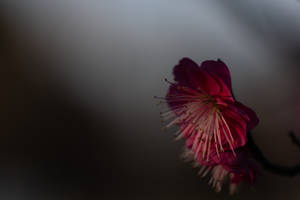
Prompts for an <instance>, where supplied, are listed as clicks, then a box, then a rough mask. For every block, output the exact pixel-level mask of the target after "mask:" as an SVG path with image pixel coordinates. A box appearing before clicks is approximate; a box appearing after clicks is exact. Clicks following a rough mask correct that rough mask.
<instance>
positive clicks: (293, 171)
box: [247, 132, 300, 177]
mask: <svg viewBox="0 0 300 200" xmlns="http://www.w3.org/2000/svg"><path fill="white" fill-rule="evenodd" d="M289 135H290V137H291V139H292V141H293V142H294V143H295V144H296V145H299V144H300V143H299V140H298V139H297V138H296V137H295V135H294V134H293V133H292V132H291V133H290V134H289ZM299 146H300V145H299ZM247 147H248V148H249V150H250V151H251V152H252V153H253V156H254V158H255V159H256V160H257V161H258V162H260V164H261V165H262V166H263V167H264V169H266V170H268V171H270V172H272V173H275V174H279V175H282V176H290V177H293V176H296V175H298V174H299V173H300V165H295V166H283V165H277V164H274V163H272V162H271V161H269V160H268V159H267V158H266V157H265V155H264V154H263V152H262V151H261V150H260V149H259V147H258V146H257V145H256V144H255V142H254V140H253V138H252V135H251V133H250V132H249V133H248V143H247Z"/></svg>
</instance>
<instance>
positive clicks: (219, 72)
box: [201, 59, 231, 90]
mask: <svg viewBox="0 0 300 200" xmlns="http://www.w3.org/2000/svg"><path fill="white" fill-rule="evenodd" d="M201 69H203V70H205V71H207V72H208V73H211V74H214V75H216V76H218V77H220V78H221V79H222V81H223V82H224V83H225V84H226V86H227V87H228V89H229V90H231V77H230V72H229V69H228V67H227V66H226V64H225V63H224V62H222V61H221V60H220V59H218V60H217V61H214V60H207V61H204V62H203V63H202V64H201Z"/></svg>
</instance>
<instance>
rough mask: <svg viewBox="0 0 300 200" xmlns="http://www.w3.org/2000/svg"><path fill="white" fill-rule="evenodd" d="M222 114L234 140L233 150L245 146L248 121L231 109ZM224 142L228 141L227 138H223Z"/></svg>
mask: <svg viewBox="0 0 300 200" xmlns="http://www.w3.org/2000/svg"><path fill="white" fill-rule="evenodd" d="M222 114H223V116H224V118H225V120H226V122H227V124H228V127H229V129H230V131H231V134H232V137H233V139H234V144H233V148H236V147H240V146H244V145H245V144H246V142H247V137H246V132H247V121H246V120H245V119H244V118H243V117H242V116H241V115H240V114H239V113H237V112H235V111H234V110H232V109H230V108H228V109H226V110H223V111H222ZM223 134H224V133H223ZM222 140H223V141H227V140H226V138H222Z"/></svg>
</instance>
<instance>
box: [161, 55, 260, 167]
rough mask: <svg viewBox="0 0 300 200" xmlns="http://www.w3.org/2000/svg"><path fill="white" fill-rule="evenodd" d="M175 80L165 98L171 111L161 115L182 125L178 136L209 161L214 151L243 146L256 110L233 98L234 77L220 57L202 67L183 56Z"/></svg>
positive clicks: (175, 72)
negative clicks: (232, 80)
mask: <svg viewBox="0 0 300 200" xmlns="http://www.w3.org/2000/svg"><path fill="white" fill-rule="evenodd" d="M173 74H174V76H175V81H176V83H171V85H170V88H169V91H168V93H167V96H166V97H165V100H166V102H167V103H168V105H169V107H170V108H171V110H170V111H168V112H166V113H162V116H163V117H165V118H167V119H170V118H173V120H172V121H171V122H170V123H169V124H168V125H167V126H166V127H170V126H172V125H174V124H177V125H179V138H182V137H183V138H186V146H187V148H189V149H191V150H192V152H194V154H195V157H196V158H198V157H201V158H202V160H206V161H207V162H208V161H209V160H210V159H211V155H214V154H216V155H217V156H218V157H219V154H220V152H224V151H227V150H231V151H232V153H233V154H235V149H236V148H238V147H240V146H244V145H245V144H246V142H247V137H246V132H247V131H249V130H250V129H252V128H253V127H254V126H256V125H257V123H258V118H257V116H256V114H255V113H254V112H253V111H252V110H251V109H250V108H248V107H246V106H245V105H243V104H241V103H239V102H238V101H236V100H234V98H233V96H232V92H231V77H230V73H229V70H228V68H227V66H226V65H225V64H224V63H223V62H222V61H221V60H218V61H205V62H203V63H202V64H201V66H200V67H199V66H198V65H197V64H196V63H195V62H193V61H192V60H190V59H188V58H183V59H182V60H181V61H180V62H179V64H178V65H176V66H175V67H174V69H173Z"/></svg>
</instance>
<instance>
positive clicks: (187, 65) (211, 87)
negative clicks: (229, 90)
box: [173, 58, 222, 95]
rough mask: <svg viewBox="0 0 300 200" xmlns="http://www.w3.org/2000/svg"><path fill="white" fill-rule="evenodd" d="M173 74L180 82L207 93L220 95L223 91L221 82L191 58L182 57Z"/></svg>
mask: <svg viewBox="0 0 300 200" xmlns="http://www.w3.org/2000/svg"><path fill="white" fill-rule="evenodd" d="M173 74H174V76H175V81H177V82H178V84H180V85H183V86H186V87H189V88H191V89H194V90H200V91H201V92H203V93H205V94H209V95H218V94H219V93H220V91H222V88H221V85H220V83H219V82H218V81H216V80H215V79H214V78H213V77H211V75H210V74H209V73H208V72H206V71H205V70H202V69H201V68H200V67H199V66H198V65H197V64H196V63H195V62H194V61H192V60H191V59H189V58H183V59H181V60H180V61H179V64H178V65H176V66H175V67H174V69H173Z"/></svg>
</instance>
